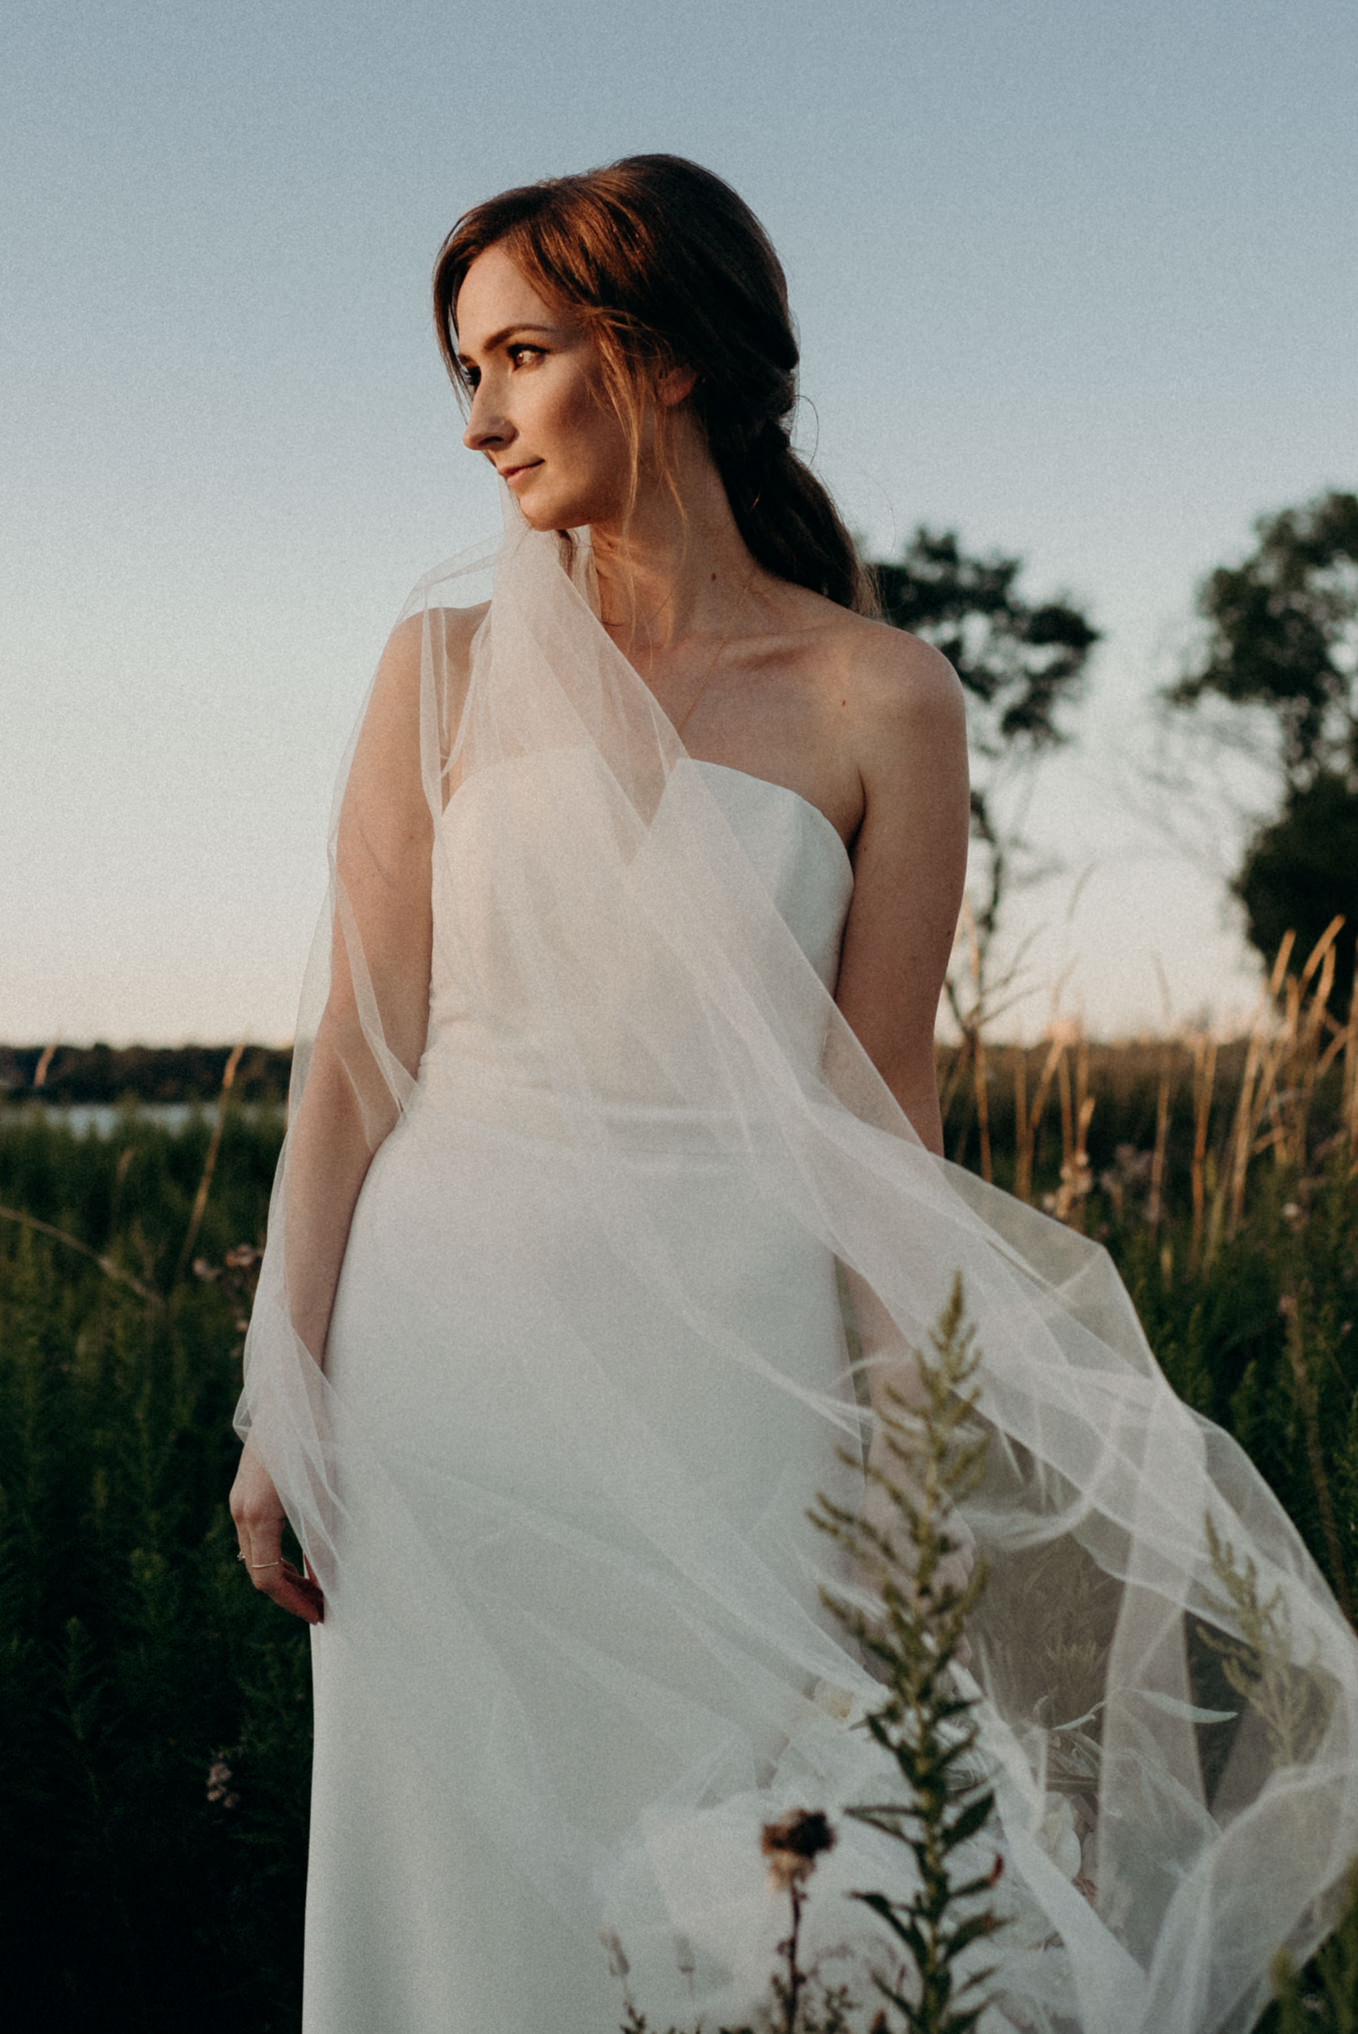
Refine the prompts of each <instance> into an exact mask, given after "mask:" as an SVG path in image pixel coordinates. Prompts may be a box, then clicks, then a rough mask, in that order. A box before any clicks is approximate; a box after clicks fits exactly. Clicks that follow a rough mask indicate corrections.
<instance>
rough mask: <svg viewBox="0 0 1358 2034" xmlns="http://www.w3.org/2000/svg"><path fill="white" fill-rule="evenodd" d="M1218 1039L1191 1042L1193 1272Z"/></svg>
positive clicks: (1202, 1215) (1203, 1206) (1199, 1245)
mask: <svg viewBox="0 0 1358 2034" xmlns="http://www.w3.org/2000/svg"><path fill="white" fill-rule="evenodd" d="M1216 1072H1217V1042H1216V1039H1215V1038H1214V1037H1213V1036H1212V1034H1211V1033H1210V1032H1204V1033H1202V1034H1200V1035H1199V1036H1198V1037H1197V1038H1195V1039H1194V1041H1193V1163H1192V1172H1191V1176H1190V1177H1191V1183H1192V1190H1193V1235H1192V1239H1191V1241H1190V1243H1189V1252H1188V1254H1189V1263H1190V1265H1191V1266H1192V1268H1193V1269H1194V1270H1195V1271H1196V1270H1197V1269H1198V1268H1199V1266H1200V1265H1201V1264H1202V1261H1203V1257H1202V1249H1203V1230H1204V1223H1205V1219H1206V1211H1207V1129H1208V1124H1209V1122H1210V1120H1211V1114H1212V1089H1213V1087H1214V1085H1215V1082H1216Z"/></svg>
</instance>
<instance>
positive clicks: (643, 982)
mask: <svg viewBox="0 0 1358 2034" xmlns="http://www.w3.org/2000/svg"><path fill="white" fill-rule="evenodd" d="M578 767H579V759H578V757H577V754H576V752H575V751H572V750H561V751H557V752H547V753H546V754H543V753H538V754H535V755H533V756H531V757H528V758H524V759H522V761H516V762H515V763H513V764H512V765H507V766H505V768H508V769H512V770H513V771H514V772H515V773H522V772H525V771H528V772H531V773H532V776H533V779H534V780H535V782H534V791H533V796H532V798H531V800H525V799H524V798H523V796H522V781H521V780H520V781H519V783H518V784H517V785H516V791H517V792H518V798H517V800H516V821H517V822H518V823H519V824H520V825H521V826H523V827H525V828H526V829H528V830H530V831H533V836H534V837H533V838H532V839H531V840H530V841H529V842H528V843H527V846H528V847H529V850H530V856H529V859H528V866H529V867H530V868H533V867H534V866H536V868H537V870H538V871H539V872H540V873H541V876H542V879H543V884H544V888H545V889H547V888H549V887H550V885H551V883H552V880H553V872H554V868H555V866H556V864H557V862H558V861H559V859H560V854H561V841H560V832H559V829H560V824H561V822H560V818H559V814H560V812H561V810H562V808H563V806H564V807H565V809H567V810H570V809H572V801H571V800H570V798H569V795H568V792H569V783H568V780H569V776H570V773H571V771H572V770H573V769H575V768H578ZM689 771H696V772H697V773H698V774H699V776H700V778H701V781H702V783H703V785H704V787H705V788H706V790H707V792H708V793H709V794H710V796H711V799H712V800H713V803H714V805H715V808H716V815H717V817H716V819H715V823H716V824H718V825H719V823H720V821H722V820H724V822H725V825H726V827H727V828H729V831H730V834H731V835H732V836H734V842H735V843H736V844H737V845H738V848H739V850H740V851H741V852H743V854H744V856H745V857H746V859H747V861H748V863H749V865H750V866H751V867H752V868H753V870H754V872H755V874H756V876H757V877H758V878H759V880H760V882H761V883H762V884H763V886H764V888H765V889H766V890H767V891H768V893H769V894H770V896H771V897H772V899H773V901H774V903H775V905H776V906H777V909H778V914H779V918H780V920H781V922H782V924H783V926H785V927H786V929H787V930H788V931H789V932H790V933H791V934H792V937H793V939H795V941H796V942H797V945H798V946H799V947H800V948H801V951H802V953H803V954H804V955H805V957H806V959H807V960H808V961H809V962H810V964H811V966H812V967H813V968H814V969H815V971H816V973H817V975H818V976H819V977H820V980H821V981H822V982H823V983H824V985H825V986H826V988H828V989H830V990H831V991H833V989H834V985H835V980H836V976H837V974H838V971H839V955H840V945H841V941H842V939H843V933H844V922H845V918H846V916H847V914H848V909H849V903H850V900H851V898H852V895H853V866H852V863H851V861H850V859H849V854H848V850H847V848H846V847H845V845H844V842H843V841H842V840H841V838H840V836H839V833H838V832H837V831H836V829H835V827H834V826H833V825H832V824H831V822H830V821H829V819H827V818H826V816H825V814H824V813H823V812H821V811H820V809H819V808H818V807H817V806H815V805H812V804H811V803H810V802H809V801H808V800H807V799H805V798H803V797H802V796H801V795H800V794H799V793H798V792H796V791H792V790H789V789H788V787H787V786H786V785H783V784H778V783H774V782H772V781H770V780H769V779H767V778H764V777H756V776H751V775H750V774H748V773H747V772H746V771H744V770H735V769H730V768H728V767H727V766H726V765H725V764H721V763H710V762H705V761H700V760H695V759H692V758H684V759H683V760H681V761H680V763H678V764H677V765H676V767H675V772H674V776H675V777H679V776H681V775H682V774H683V773H686V772H689ZM672 782H673V779H671V783H672ZM504 788H505V787H504V776H503V771H502V770H500V769H492V770H487V771H483V772H482V773H481V774H480V775H478V776H477V777H474V778H472V779H470V780H469V781H468V782H466V783H465V784H463V785H462V786H461V787H460V788H459V789H458V790H457V791H456V792H455V793H454V795H453V797H452V798H451V799H450V801H449V803H448V805H447V807H446V808H445V811H444V815H443V821H442V825H443V831H444V837H445V842H446V847H447V852H446V853H445V854H443V855H440V856H437V857H436V859H435V870H434V897H433V911H434V947H433V959H432V966H431V974H430V1014H429V1035H428V1043H427V1047H426V1053H425V1059H424V1063H423V1066H422V1069H421V1079H422V1082H423V1083H424V1085H426V1086H429V1087H434V1088H437V1089H439V1090H441V1091H444V1092H446V1091H447V1090H448V1089H449V1088H451V1087H456V1088H457V1089H458V1091H459V1092H462V1091H465V1090H466V1089H467V1087H468V1086H469V1085H470V1086H473V1087H474V1086H476V1085H477V1083H478V1082H482V1083H483V1082H484V1081H485V1080H486V1079H492V1080H493V1081H494V1083H495V1084H496V1086H497V1087H498V1086H501V1085H510V1086H513V1087H516V1088H522V1087H528V1088H536V1089H538V1090H541V1091H548V1092H555V1091H557V1090H559V1088H560V1086H561V1084H562V1058H563V1055H562V1053H561V1050H560V1040H559V1038H558V1037H557V1035H556V1031H555V1028H554V1026H553V1023H552V1009H551V1006H550V1004H549V1003H548V1002H546V1001H545V999H544V996H543V993H542V980H541V975H540V973H535V975H534V977H533V979H532V980H531V981H530V980H528V979H527V978H526V977H525V975H524V972H523V967H522V953H521V950H520V949H518V948H517V947H516V946H515V944H514V942H513V941H512V939H511V938H509V937H507V934H506V928H508V927H511V926H514V925H516V924H520V923H522V922H523V912H522V908H521V906H522V900H521V899H519V898H518V897H517V896H516V895H514V894H511V893H510V891H509V888H508V879H507V878H506V876H505V872H504V871H503V870H502V869H501V868H500V866H499V865H498V863H497V860H496V858H495V856H494V855H493V854H492V853H489V852H487V849H486V841H487V838H488V837H490V838H493V837H494V836H493V835H489V836H488V831H487V829H485V828H484V827H482V826H481V825H480V823H479V820H480V815H481V813H482V812H483V810H484V801H485V800H486V799H494V798H496V797H497V796H502V795H503V794H504ZM563 794H565V795H563ZM674 803H675V801H674V800H673V799H672V798H671V796H670V784H667V785H666V792H665V795H663V796H662V797H661V799H660V802H659V804H658V806H657V808H656V811H655V813H654V814H653V816H652V819H651V823H650V827H649V830H648V832H647V833H646V835H645V837H644V839H643V840H642V842H641V844H640V845H639V846H638V848H637V850H636V852H635V853H634V855H633V857H632V862H631V867H630V876H631V886H632V891H633V900H632V901H635V899H636V898H637V897H643V898H644V897H645V895H646V893H647V890H648V886H650V885H652V884H653V883H654V884H658V883H659V882H660V881H661V880H662V879H663V872H664V871H665V868H666V865H667V858H668V855H669V852H670V849H671V846H672V842H671V838H670V835H671V832H672V826H673V819H672V807H673V804H674ZM574 809H575V810H576V811H577V812H578V811H579V809H580V802H579V801H578V800H577V801H575V802H574ZM586 809H587V810H589V811H590V812H591V813H592V814H595V815H596V819H595V823H601V822H599V821H598V819H597V809H596V807H595V806H594V805H591V806H589V807H587V808H586ZM538 828H540V838H539V837H538V836H537V833H536V831H535V830H536V829H538ZM581 845H582V844H581V843H580V842H579V841H578V840H577V839H573V840H572V842H571V849H572V857H573V867H575V868H576V869H577V870H578V868H579V867H580V865H581V853H580V849H581ZM584 845H585V846H586V847H587V845H588V844H587V843H586V844H584ZM598 847H599V860H600V864H601V865H604V864H605V863H606V862H607V861H608V860H611V858H612V856H613V854H614V853H615V848H614V844H613V842H612V841H611V840H605V839H603V838H601V839H600V841H599V844H598ZM585 865H586V866H587V865H588V862H587V858H586V863H585ZM516 873H517V872H516ZM615 903H616V893H615V892H613V891H611V890H601V891H600V893H599V894H594V893H591V891H590V889H589V887H588V885H587V884H582V883H578V882H577V883H573V884H572V885H571V886H570V888H569V890H565V891H563V892H562V893H561V894H560V895H559V896H556V897H554V898H553V900H552V908H553V910H554V912H555V913H556V914H557V916H558V917H559V918H563V919H564V918H565V917H566V916H569V917H570V918H571V920H573V921H575V922H573V923H572V924H571V925H569V926H568V927H567V928H566V934H567V936H566V937H565V938H564V939H563V940H562V947H563V950H564V951H570V952H575V953H580V952H589V953H591V954H593V955H595V956H597V957H598V961H599V964H598V966H597V968H596V969H593V970H592V971H591V974H590V977H589V978H588V979H581V978H579V977H578V976H577V975H575V974H573V973H570V972H569V971H566V972H564V973H563V976H562V977H561V978H559V979H558V982H557V989H558V993H559V995H560V997H561V998H562V1006H563V1007H562V1014H563V1016H564V1017H565V1019H566V1025H565V1028H566V1029H567V1030H568V1031H569V1035H570V1038H571V1042H572V1052H573V1053H574V1054H578V1051H579V1041H580V1040H581V1039H582V1038H584V1039H588V1041H589V1048H588V1049H589V1052H590V1054H591V1057H592V1064H591V1065H590V1066H589V1067H588V1068H587V1069H586V1070H585V1071H586V1073H587V1076H588V1081H589V1085H590V1087H591V1090H592V1092H593V1093H594V1094H595V1095H596V1096H598V1095H603V1096H604V1097H606V1098H607V1099H609V1100H612V1101H616V1102H617V1103H619V1104H622V1105H628V1104H633V1103H636V1104H642V1103H644V1104H645V1105H646V1106H647V1107H648V1108H654V1107H655V1106H656V1105H657V1104H659V1105H660V1106H662V1107H663V1106H664V1105H665V1103H666V1101H667V1100H678V1096H677V1095H674V1094H668V1095H667V1093H666V1081H665V1079H664V1077H663V1076H658V1070H657V1068H656V1066H655V1065H654V1064H653V1063H647V1062H648V1058H649V1055H648V1054H647V1053H646V1052H645V1050H644V1049H643V1042H644V1041H647V1040H653V1039H654V1038H656V1037H657V1036H661V1035H664V1034H665V1032H666V1031H667V1030H669V1029H671V1028H672V1026H670V1025H667V1024H666V1022H665V1019H666V1018H667V1017H668V1018H670V1019H671V1020H672V1018H673V1015H674V1011H675V1009H676V999H682V998H684V997H686V996H688V995H689V994H690V987H689V984H688V982H687V981H686V979H685V978H684V977H683V976H682V974H681V972H680V971H678V970H674V971H673V972H672V971H671V970H670V969H669V968H668V967H667V965H666V959H667V957H666V955H665V953H664V952H663V950H661V951H657V950H654V949H652V950H650V951H648V954H647V956H646V959H645V962H644V963H643V962H642V961H641V959H640V957H638V956H637V955H635V953H632V952H629V951H628V949H627V943H626V942H625V941H620V939H619V937H618V936H617V931H616V928H615V927H613V926H612V925H610V923H609V922H608V916H609V913H610V911H611V910H612V909H613V908H615ZM653 908H654V909H655V910H656V912H657V913H663V911H664V910H665V909H666V904H665V901H664V898H663V896H662V894H661V893H660V891H659V890H658V889H657V891H656V895H655V899H654V906H653ZM566 1006H568V1007H566ZM794 1043H795V1045H796V1047H797V1048H798V1049H799V1050H800V1051H801V1052H802V1053H804V1054H806V1055H807V1056H810V1057H814V1056H815V1055H816V1054H817V1053H818V1052H819V1050H820V1048H821V1045H822V1043H823V1040H822V1037H821V1036H820V1035H819V1033H818V1034H817V1035H816V1036H814V1037H812V1036H810V1035H807V1036H805V1037H800V1038H798V1039H797V1040H796V1041H794ZM681 1085H682V1083H681Z"/></svg>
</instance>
